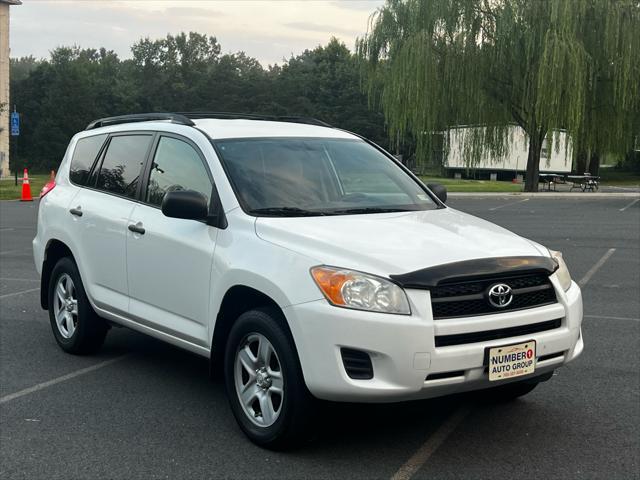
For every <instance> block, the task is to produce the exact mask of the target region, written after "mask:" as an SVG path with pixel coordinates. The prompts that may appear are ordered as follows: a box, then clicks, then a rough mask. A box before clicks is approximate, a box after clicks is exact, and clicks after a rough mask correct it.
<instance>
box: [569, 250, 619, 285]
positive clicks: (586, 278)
mask: <svg viewBox="0 0 640 480" xmlns="http://www.w3.org/2000/svg"><path fill="white" fill-rule="evenodd" d="M615 251H616V249H615V248H610V249H609V250H607V251H606V253H605V254H604V255H603V256H602V258H600V260H598V261H597V262H596V264H595V265H594V266H593V267H591V268H590V269H589V271H588V272H587V273H585V275H584V277H582V278H581V279H580V280H579V281H578V285H580V286H581V287H584V286H585V285H586V284H587V283H589V280H591V277H593V276H594V275H595V273H596V272H597V271H598V270H600V267H602V265H604V262H606V261H607V260H609V257H611V255H613V252H615Z"/></svg>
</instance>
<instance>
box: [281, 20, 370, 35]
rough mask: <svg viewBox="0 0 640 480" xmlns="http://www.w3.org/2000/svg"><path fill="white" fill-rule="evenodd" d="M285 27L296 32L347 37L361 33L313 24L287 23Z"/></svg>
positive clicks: (349, 29)
mask: <svg viewBox="0 0 640 480" xmlns="http://www.w3.org/2000/svg"><path fill="white" fill-rule="evenodd" d="M283 25H284V26H285V27H290V28H293V29H297V30H306V31H309V30H310V31H313V32H322V33H325V34H326V33H327V32H329V33H336V32H337V33H346V34H347V35H358V34H360V33H361V32H360V31H358V30H353V29H351V28H342V27H336V26H333V25H320V24H317V23H313V22H289V23H285V24H283Z"/></svg>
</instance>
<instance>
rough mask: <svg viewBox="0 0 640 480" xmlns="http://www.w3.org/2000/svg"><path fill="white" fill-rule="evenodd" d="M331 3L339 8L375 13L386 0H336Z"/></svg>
mask: <svg viewBox="0 0 640 480" xmlns="http://www.w3.org/2000/svg"><path fill="white" fill-rule="evenodd" d="M331 3H332V4H333V5H335V6H336V7H338V8H344V9H349V10H360V11H365V12H369V13H373V12H374V11H375V10H376V9H377V8H378V7H381V6H382V5H384V0H335V1H333V2H331Z"/></svg>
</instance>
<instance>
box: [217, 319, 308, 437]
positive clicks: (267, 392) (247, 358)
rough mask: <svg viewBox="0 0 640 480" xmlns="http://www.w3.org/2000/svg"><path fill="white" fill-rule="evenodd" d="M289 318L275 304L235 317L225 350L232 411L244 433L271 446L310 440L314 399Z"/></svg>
mask: <svg viewBox="0 0 640 480" xmlns="http://www.w3.org/2000/svg"><path fill="white" fill-rule="evenodd" d="M283 322H286V320H285V319H284V317H283V316H282V314H281V313H280V312H278V311H276V310H275V309H256V310H251V311H248V312H245V313H243V314H242V315H241V316H240V317H239V318H238V320H236V322H235V324H234V325H233V328H232V329H231V332H230V333H229V339H228V341H227V346H226V351H225V364H224V371H225V384H226V387H227V395H228V397H229V403H230V405H231V410H232V411H233V414H234V416H235V418H236V420H237V421H238V424H239V425H240V428H242V430H243V431H244V433H245V434H246V435H247V436H248V437H249V438H250V439H251V440H252V441H253V442H254V443H256V444H258V445H260V446H262V447H265V448H272V449H280V448H285V447H290V446H294V445H295V444H296V443H299V442H301V441H304V440H306V438H307V436H308V434H309V433H310V431H311V429H310V419H311V418H312V415H313V412H312V410H313V403H314V402H313V398H312V397H311V394H310V393H309V391H308V390H307V387H306V385H305V382H304V378H303V377H302V369H301V367H300V362H299V360H298V356H297V353H296V350H295V346H294V344H293V340H292V339H291V336H290V334H289V332H288V331H287V330H286V328H285V327H284V323H283Z"/></svg>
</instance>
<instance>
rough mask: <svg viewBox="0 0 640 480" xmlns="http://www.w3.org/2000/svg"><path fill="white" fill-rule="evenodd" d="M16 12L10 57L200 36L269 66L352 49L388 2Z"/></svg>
mask: <svg viewBox="0 0 640 480" xmlns="http://www.w3.org/2000/svg"><path fill="white" fill-rule="evenodd" d="M22 2H23V4H22V5H20V6H16V7H11V27H10V28H11V32H10V37H11V38H10V42H11V56H12V57H21V56H27V55H33V56H35V57H36V58H45V57H48V56H49V51H51V50H52V49H54V48H55V47H58V46H69V45H78V46H80V47H83V48H89V47H91V48H99V47H105V48H107V49H108V50H114V51H115V52H116V53H117V54H118V55H119V56H120V57H121V58H129V57H130V56H131V51H130V47H131V45H132V44H133V43H134V42H135V41H137V40H139V39H140V38H144V37H149V38H151V39H156V38H162V37H165V36H166V35H167V33H172V34H177V33H180V32H181V31H185V32H189V31H197V32H199V33H205V34H209V35H213V36H215V37H216V38H217V39H218V43H220V45H221V46H222V51H223V53H228V52H236V51H244V52H245V53H246V54H247V55H249V56H252V57H254V58H257V59H258V60H259V61H260V62H261V63H262V64H263V65H264V66H266V65H268V64H274V63H280V64H281V63H282V62H283V59H288V58H289V57H290V56H291V55H297V54H300V53H302V52H303V51H304V50H305V49H312V48H314V47H316V46H318V45H322V44H326V43H327V42H328V41H329V39H330V38H331V37H332V36H335V37H337V38H338V39H340V40H342V41H343V42H344V43H345V44H346V45H347V46H348V47H349V48H350V49H352V50H353V47H354V44H355V40H356V38H357V37H359V36H362V35H363V34H364V33H366V31H367V26H368V23H369V17H370V15H371V14H372V13H373V12H374V11H375V10H376V9H377V8H378V7H379V6H380V5H382V4H383V3H384V0H296V1H294V0H173V1H169V0H126V1H125V0H22Z"/></svg>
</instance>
